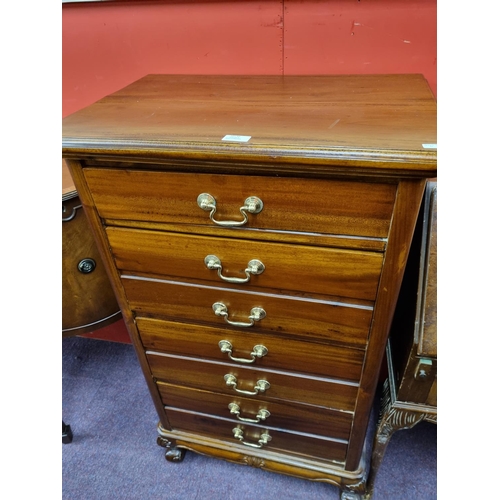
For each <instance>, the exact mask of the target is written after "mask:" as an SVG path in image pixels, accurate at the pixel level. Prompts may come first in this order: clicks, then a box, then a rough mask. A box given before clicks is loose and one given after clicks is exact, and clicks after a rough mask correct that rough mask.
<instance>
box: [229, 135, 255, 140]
mask: <svg viewBox="0 0 500 500" xmlns="http://www.w3.org/2000/svg"><path fill="white" fill-rule="evenodd" d="M251 138H252V136H251V135H225V136H224V137H223V138H222V140H223V141H232V142H248V141H249V140H250V139H251Z"/></svg>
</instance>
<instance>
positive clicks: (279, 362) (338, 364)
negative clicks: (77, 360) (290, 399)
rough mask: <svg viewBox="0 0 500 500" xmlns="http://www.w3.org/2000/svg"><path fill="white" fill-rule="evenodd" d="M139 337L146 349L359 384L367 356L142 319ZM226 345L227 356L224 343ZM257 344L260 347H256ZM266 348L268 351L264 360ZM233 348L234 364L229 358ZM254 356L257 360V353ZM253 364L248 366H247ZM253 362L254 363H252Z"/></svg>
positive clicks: (343, 349) (271, 338)
mask: <svg viewBox="0 0 500 500" xmlns="http://www.w3.org/2000/svg"><path fill="white" fill-rule="evenodd" d="M136 322H137V327H138V330H139V335H140V337H141V340H142V343H143V345H144V347H145V348H146V349H149V350H152V351H163V352H166V353H168V354H175V355H179V356H188V357H195V358H202V359H213V360H215V361H222V362H229V363H231V362H234V363H236V364H239V365H245V366H249V365H250V364H251V365H252V366H258V367H259V368H264V369H266V368H272V369H276V370H287V371H288V370H290V371H294V372H297V373H305V374H314V375H318V376H323V377H333V378H348V379H352V380H358V379H359V377H360V376H361V369H362V367H363V360H364V356H365V353H364V351H363V350H359V349H347V348H345V347H338V346H332V345H324V344H316V343H312V342H305V341H299V340H294V339H287V340H286V342H284V341H283V338H282V337H278V336H273V335H269V334H267V335H266V334H259V333H252V332H246V331H245V332H241V331H236V330H234V329H221V328H210V327H206V326H200V325H190V324H184V323H172V322H167V321H159V320H156V319H148V318H136ZM221 341H222V342H224V344H225V345H224V351H225V352H222V350H221V346H220V344H219V342H221ZM254 346H255V347H254ZM260 346H262V347H263V348H264V350H265V351H266V352H265V353H264V355H263V356H262V357H259V356H260V355H261V354H262V352H263V351H262V348H261V347H260ZM228 348H231V356H232V357H233V358H234V359H236V360H241V361H233V360H231V359H230V358H229V356H228V354H227V349H228ZM252 352H255V353H257V354H254V355H253V357H252V355H251V353H252ZM245 361H247V363H245ZM248 361H254V362H253V363H248Z"/></svg>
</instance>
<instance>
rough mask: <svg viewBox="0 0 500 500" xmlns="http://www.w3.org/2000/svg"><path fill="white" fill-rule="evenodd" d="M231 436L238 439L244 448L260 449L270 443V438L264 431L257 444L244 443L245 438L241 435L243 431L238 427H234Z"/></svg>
mask: <svg viewBox="0 0 500 500" xmlns="http://www.w3.org/2000/svg"><path fill="white" fill-rule="evenodd" d="M233 435H234V437H235V438H236V439H239V440H240V441H241V443H242V444H244V445H245V446H251V447H252V448H262V447H263V446H264V445H265V444H267V443H269V441H271V436H270V435H269V433H268V432H267V431H264V432H263V433H262V434H261V435H260V439H259V441H258V442H257V443H249V442H248V441H245V436H244V434H243V430H242V429H240V428H239V427H235V428H234V429H233Z"/></svg>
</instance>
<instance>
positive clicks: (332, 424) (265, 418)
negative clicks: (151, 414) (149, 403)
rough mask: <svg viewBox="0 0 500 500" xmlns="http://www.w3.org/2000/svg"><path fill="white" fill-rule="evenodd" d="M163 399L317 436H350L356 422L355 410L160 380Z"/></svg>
mask: <svg viewBox="0 0 500 500" xmlns="http://www.w3.org/2000/svg"><path fill="white" fill-rule="evenodd" d="M157 385H158V389H159V391H160V394H161V397H162V401H163V403H164V404H165V405H166V406H167V411H168V410H169V409H170V408H172V407H173V408H181V409H184V410H188V411H192V412H197V413H205V414H210V415H215V416H217V417H222V418H229V419H233V420H234V422H235V423H239V422H241V420H240V419H246V420H254V422H248V421H243V423H257V424H259V425H266V426H268V425H269V426H271V427H274V428H281V429H286V430H292V431H298V432H305V433H308V434H314V435H317V436H330V437H335V438H338V439H344V440H347V439H349V434H350V432H351V425H352V413H347V412H341V411H336V410H325V409H324V408H318V407H312V406H308V405H299V404H295V405H294V404H287V403H279V402H277V401H261V400H258V399H251V398H250V397H243V396H239V395H237V394H235V395H234V396H229V395H227V394H218V393H213V392H208V391H201V390H198V389H188V388H186V387H178V386H175V385H170V384H165V383H163V382H158V384H157Z"/></svg>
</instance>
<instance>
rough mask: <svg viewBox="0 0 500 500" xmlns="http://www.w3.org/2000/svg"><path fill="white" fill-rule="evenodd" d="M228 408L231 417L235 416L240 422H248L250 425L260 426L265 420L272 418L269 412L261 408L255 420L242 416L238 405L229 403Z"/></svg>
mask: <svg viewBox="0 0 500 500" xmlns="http://www.w3.org/2000/svg"><path fill="white" fill-rule="evenodd" d="M228 408H229V411H230V412H231V415H234V416H235V417H236V418H237V419H238V420H241V421H242V422H248V423H250V424H258V423H259V422H262V421H263V420H265V419H266V418H269V417H270V416H271V413H270V412H269V411H267V410H265V409H264V408H261V409H260V410H259V411H258V412H257V414H256V415H255V418H245V417H241V416H240V407H239V406H238V405H237V404H236V403H229V406H228Z"/></svg>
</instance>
